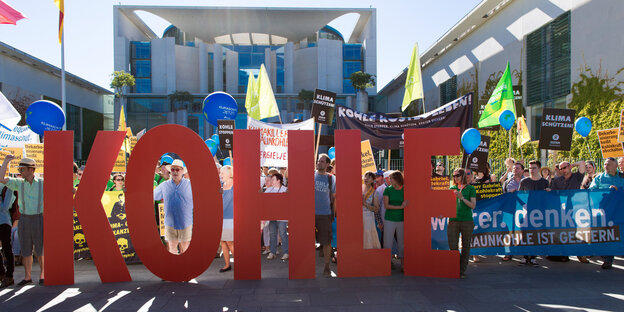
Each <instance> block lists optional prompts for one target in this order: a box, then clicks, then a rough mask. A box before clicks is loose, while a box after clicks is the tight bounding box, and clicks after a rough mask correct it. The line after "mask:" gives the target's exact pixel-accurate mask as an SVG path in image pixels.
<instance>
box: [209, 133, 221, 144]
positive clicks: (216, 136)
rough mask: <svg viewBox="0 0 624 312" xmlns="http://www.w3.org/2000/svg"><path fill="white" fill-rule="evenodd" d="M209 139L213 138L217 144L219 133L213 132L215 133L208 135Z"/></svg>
mask: <svg viewBox="0 0 624 312" xmlns="http://www.w3.org/2000/svg"><path fill="white" fill-rule="evenodd" d="M210 139H211V140H213V141H215V142H217V145H219V135H218V134H216V133H215V134H213V135H212V136H211V137H210Z"/></svg>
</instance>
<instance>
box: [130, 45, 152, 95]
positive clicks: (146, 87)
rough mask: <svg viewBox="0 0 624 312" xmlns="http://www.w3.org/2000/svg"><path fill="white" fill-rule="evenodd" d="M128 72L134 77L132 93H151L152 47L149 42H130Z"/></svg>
mask: <svg viewBox="0 0 624 312" xmlns="http://www.w3.org/2000/svg"><path fill="white" fill-rule="evenodd" d="M130 73H131V74H132V75H133V76H134V78H136V80H135V85H134V87H133V88H132V92H133V93H152V79H151V78H152V47H151V43H150V42H142V41H132V42H130Z"/></svg>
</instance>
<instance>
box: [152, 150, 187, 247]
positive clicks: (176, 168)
mask: <svg viewBox="0 0 624 312" xmlns="http://www.w3.org/2000/svg"><path fill="white" fill-rule="evenodd" d="M169 167H170V168H167V169H168V170H169V171H170V172H171V179H169V180H167V181H165V182H163V183H161V184H160V185H159V186H158V187H156V188H155V189H154V200H163V202H164V204H165V240H166V241H167V247H168V249H169V252H171V253H173V254H178V251H179V253H183V252H184V251H186V249H187V248H188V246H189V245H190V243H191V234H192V231H193V193H192V191H191V182H190V181H189V180H188V179H186V178H183V175H184V174H185V173H186V168H185V167H184V163H183V162H182V160H180V159H176V160H174V161H173V163H172V164H171V166H169Z"/></svg>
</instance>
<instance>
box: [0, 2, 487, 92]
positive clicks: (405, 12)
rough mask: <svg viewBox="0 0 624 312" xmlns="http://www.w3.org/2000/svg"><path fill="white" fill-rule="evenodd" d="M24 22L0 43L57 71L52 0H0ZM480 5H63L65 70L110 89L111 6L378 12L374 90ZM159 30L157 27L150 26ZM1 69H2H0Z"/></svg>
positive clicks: (0, 29)
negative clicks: (414, 51) (370, 9)
mask: <svg viewBox="0 0 624 312" xmlns="http://www.w3.org/2000/svg"><path fill="white" fill-rule="evenodd" d="M2 1H4V2H6V3H7V4H9V5H11V6H12V7H13V8H15V9H17V10H18V11H20V12H22V13H23V14H24V15H26V16H27V17H28V19H24V20H21V21H19V22H17V26H13V25H0V41H2V42H4V43H5V44H8V45H10V46H12V47H14V48H16V49H18V50H21V51H23V52H26V53H28V54H30V55H32V56H34V57H36V58H39V59H41V60H43V61H45V62H48V63H50V64H52V65H55V66H58V67H60V65H61V52H60V51H61V48H60V44H59V43H58V32H57V27H58V9H57V8H56V6H55V5H54V1H53V0H27V1H24V0H2ZM480 2H481V0H435V1H432V0H412V1H407V0H382V1H375V0H369V1H362V0H343V1H335V0H334V1H328V0H317V1H314V2H312V1H301V0H289V1H288V0H265V1H253V0H230V1H224V0H215V1H207V0H206V1H199V0H176V1H171V0H169V1H165V0H133V1H129V0H116V1H113V0H90V1H84V0H81V1H79V0H65V69H66V70H67V71H68V72H70V73H72V74H75V75H77V76H79V77H81V78H83V79H86V80H88V81H90V82H92V83H95V84H97V85H99V86H101V87H104V88H107V89H110V87H109V84H110V80H111V73H112V72H113V5H116V4H122V5H163V6H164V5H169V6H172V5H175V6H231V7H237V6H241V7H246V6H249V7H316V8H362V7H373V8H376V9H377V90H381V88H383V86H385V85H386V84H387V83H388V82H389V81H390V80H392V79H393V78H394V77H396V76H397V75H398V74H399V73H400V72H401V71H402V70H403V69H404V68H405V67H407V66H408V65H409V59H410V55H411V53H412V48H413V45H414V43H416V42H418V46H419V49H420V52H421V53H423V52H424V51H426V50H427V49H428V48H429V47H430V46H431V45H433V43H435V42H436V41H437V40H438V39H439V38H440V37H442V36H443V35H444V33H446V32H447V31H448V30H449V29H450V28H451V27H453V25H455V24H456V23H457V22H459V20H460V19H461V18H463V17H464V16H465V15H466V14H468V12H470V11H471V10H472V9H473V8H474V7H475V6H476V5H478V4H479V3H480ZM353 22H354V19H353V18H349V17H348V16H345V17H344V18H342V19H340V20H336V21H334V22H332V23H330V25H331V26H333V27H334V28H337V29H338V30H339V31H341V32H342V33H343V35H345V34H349V33H350V32H351V29H352V27H353ZM154 23H155V25H156V26H158V22H157V21H154ZM0 70H2V69H1V68H0Z"/></svg>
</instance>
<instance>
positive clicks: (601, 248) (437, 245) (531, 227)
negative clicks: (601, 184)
mask: <svg viewBox="0 0 624 312" xmlns="http://www.w3.org/2000/svg"><path fill="white" fill-rule="evenodd" d="M622 201H624V191H622V190H619V191H615V190H608V189H607V190H566V191H551V192H546V191H517V192H512V193H505V194H503V195H501V196H498V197H495V198H492V199H487V200H482V201H478V202H477V207H476V208H475V209H474V213H473V218H474V224H475V230H474V232H473V236H472V244H471V249H470V252H471V253H472V254H474V255H500V254H507V255H553V256H570V255H588V256H589V255H591V256H595V255H610V254H618V252H621V250H622V248H624V242H623V241H622V240H621V236H620V226H622V225H624V218H622V212H621V209H620V206H621V203H622ZM446 225H448V219H440V218H432V220H431V226H432V236H431V237H432V242H431V243H432V248H433V249H442V250H447V249H448V243H447V235H446Z"/></svg>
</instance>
